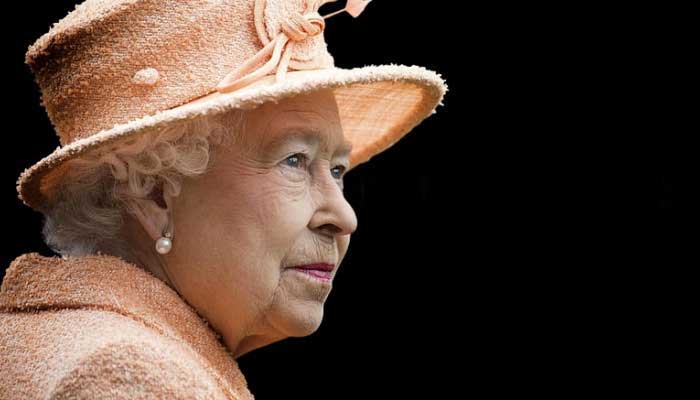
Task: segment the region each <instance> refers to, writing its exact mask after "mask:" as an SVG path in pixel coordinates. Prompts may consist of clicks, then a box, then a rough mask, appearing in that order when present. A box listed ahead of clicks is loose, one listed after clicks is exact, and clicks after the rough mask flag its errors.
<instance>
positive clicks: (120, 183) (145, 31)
mask: <svg viewBox="0 0 700 400" xmlns="http://www.w3.org/2000/svg"><path fill="white" fill-rule="evenodd" d="M326 2H327V1H312V0H310V1H308V2H307V1H282V0H277V1H275V0H267V1H263V0H250V1H236V2H233V1H232V2H211V1H186V2H182V1H179V2H170V1H164V2H152V3H151V2H140V3H138V2H137V3H135V2H126V1H86V2H85V3H82V4H81V5H79V6H77V7H76V9H75V10H74V11H73V12H71V13H70V14H68V16H66V17H65V18H64V19H62V20H61V21H59V23H57V24H56V25H54V27H53V28H52V29H51V31H49V32H48V33H47V34H45V35H44V36H42V37H41V38H40V39H39V40H38V41H37V42H36V43H35V44H33V45H32V46H31V47H30V48H29V51H28V53H27V62H28V63H29V65H30V67H31V68H32V70H33V71H34V72H35V74H36V75H37V82H38V83H39V84H40V86H41V89H42V93H43V95H44V97H45V105H46V107H47V111H48V113H49V116H50V118H51V120H52V122H53V124H54V126H55V127H56V129H57V130H58V133H59V137H60V139H61V143H62V145H63V147H61V146H59V148H58V149H56V151H55V152H54V153H52V154H51V155H49V156H48V157H46V158H44V159H42V160H41V161H40V162H39V163H37V164H36V165H34V166H32V168H29V169H27V170H25V171H24V173H23V174H22V175H21V176H20V179H19V181H18V190H19V193H20V199H22V201H23V202H24V203H25V204H27V205H28V206H30V207H32V208H34V209H36V210H38V211H40V212H42V213H43V215H44V216H45V224H44V229H43V235H44V239H45V241H46V243H47V244H48V245H49V246H50V247H51V248H52V249H53V250H54V251H55V252H57V253H59V254H60V255H61V257H47V256H42V255H40V254H38V253H29V254H23V255H21V256H19V257H17V258H16V259H15V260H14V261H13V262H12V263H11V265H10V266H9V268H8V270H7V272H6V275H5V278H4V280H3V282H2V287H1V289H0V365H2V370H3V372H2V374H0V395H2V397H3V398H86V399H87V398H90V399H92V398H136V397H138V398H143V397H144V396H145V397H157V398H177V399H192V398H207V399H245V398H248V399H250V398H253V395H252V394H251V393H250V391H249V390H248V388H247V384H246V380H245V378H244V376H243V375H242V373H241V372H240V370H239V369H238V365H237V362H236V359H237V358H238V357H240V356H241V355H243V354H246V353H249V352H251V351H253V350H255V349H258V348H260V347H263V346H266V345H269V344H271V343H274V342H278V341H280V340H283V339H285V338H289V337H302V336H307V335H310V334H311V333H313V332H314V331H316V330H317V329H318V327H319V326H320V324H321V321H322V318H323V311H324V302H325V300H326V299H327V297H328V295H329V293H330V291H331V288H332V283H333V279H334V277H335V275H336V274H337V271H338V268H339V266H340V264H341V262H342V260H343V259H344V257H345V255H346V253H347V251H348V247H349V245H350V235H351V234H352V233H353V232H354V231H355V230H356V229H357V225H358V221H357V217H356V215H355V213H354V211H353V209H352V207H351V205H350V204H349V203H348V202H347V200H346V199H345V196H344V194H343V179H344V176H345V175H346V174H347V173H348V171H350V170H351V169H352V168H354V167H355V166H356V165H358V164H360V163H362V162H365V161H367V160H369V159H370V158H371V157H372V156H373V155H375V154H377V153H379V152H381V151H383V150H385V149H386V148H388V147H389V146H391V145H392V144H393V143H395V142H396V141H397V140H399V139H400V138H401V137H402V136H403V135H405V134H406V133H407V132H409V131H410V130H411V129H412V128H413V127H414V126H415V125H417V124H418V123H419V122H420V121H422V120H423V119H424V118H426V117H427V116H428V115H430V114H431V113H434V112H435V111H434V110H435V108H436V107H437V105H438V104H440V103H441V99H442V98H443V95H444V93H445V91H446V86H445V84H444V82H443V81H442V80H441V78H440V77H439V76H438V75H437V74H435V73H434V72H432V71H429V70H426V69H424V68H422V67H416V66H412V67H406V66H399V65H391V66H368V67H363V68H356V69H352V70H347V69H342V68H337V67H335V66H333V64H332V57H330V55H329V54H328V53H327V51H326V50H325V49H326V46H325V42H324V41H323V36H322V35H321V33H322V31H323V27H324V24H325V22H324V21H325V19H327V18H328V17H330V16H332V15H335V14H337V13H338V12H335V13H333V14H328V15H326V16H321V15H320V14H319V13H318V8H319V7H320V6H321V5H323V4H324V3H326ZM143 3H148V4H143ZM366 3H367V2H366V1H365V2H363V1H354V2H353V1H350V2H348V3H347V5H346V7H345V8H344V9H343V10H341V11H347V12H348V13H350V14H351V15H353V16H354V17H357V16H358V15H359V14H360V13H361V12H362V11H363V9H364V7H365V6H366ZM193 6H194V7H193ZM183 16H184V17H183ZM142 21H149V23H148V24H141V23H139V22H142ZM182 32H186V35H187V36H186V38H185V39H183V37H182V35H181V34H182ZM144 37H149V38H150V39H149V40H140V39H139V38H144ZM205 38H206V39H207V40H206V41H205V40H204V39H205ZM174 44H177V45H178V46H179V47H175V46H174ZM173 49H176V50H173ZM154 54H156V55H157V56H154ZM223 55H225V56H223ZM221 64H223V65H221ZM146 66H147V67H146ZM232 66H233V67H234V69H233V70H232V71H231V70H230V68H231V67H232ZM133 69H136V71H135V72H134V71H133ZM288 70H289V71H288ZM119 91H123V92H119Z"/></svg>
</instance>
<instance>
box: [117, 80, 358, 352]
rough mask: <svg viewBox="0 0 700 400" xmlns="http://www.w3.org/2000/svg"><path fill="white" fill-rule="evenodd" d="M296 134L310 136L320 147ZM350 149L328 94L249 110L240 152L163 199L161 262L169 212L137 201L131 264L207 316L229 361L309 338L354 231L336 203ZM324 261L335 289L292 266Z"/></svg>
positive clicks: (231, 151) (353, 222) (228, 152)
mask: <svg viewBox="0 0 700 400" xmlns="http://www.w3.org/2000/svg"><path fill="white" fill-rule="evenodd" d="M296 128H303V129H315V130H317V132H316V134H315V135H313V137H316V138H318V139H319V141H317V142H307V141H305V140H303V137H297V136H295V135H294V133H295V131H294V129H296ZM273 144H276V145H273ZM349 145H350V144H349V143H348V142H347V141H346V138H345V137H344V136H343V131H342V128H341V125H340V120H339V115H338V108H337V104H336V102H335V97H334V96H333V94H332V92H330V91H329V90H324V91H318V92H313V93H310V94H305V95H300V96H296V97H291V98H287V99H283V100H281V101H280V102H279V103H265V104H264V105H262V106H260V107H258V108H257V109H255V110H251V111H250V112H249V113H248V118H247V122H246V127H245V129H244V130H243V131H242V132H241V136H240V139H237V142H236V143H235V145H229V146H225V147H220V148H218V147H217V148H216V149H217V150H216V151H217V153H216V154H215V157H214V161H213V163H212V165H211V167H210V170H209V171H207V172H206V173H205V174H203V175H201V176H198V177H194V178H188V179H186V180H185V181H183V187H182V192H181V193H180V195H179V196H177V197H175V198H170V197H169V196H168V195H166V196H165V199H164V201H165V203H164V204H168V207H169V208H171V210H172V218H173V225H174V237H173V247H172V250H171V251H170V252H169V253H168V254H164V255H161V254H158V253H157V252H156V251H155V249H154V244H155V241H156V240H157V239H158V238H159V237H160V236H161V232H162V231H163V229H164V228H165V227H166V224H167V221H168V218H169V216H168V213H167V209H166V208H162V207H160V206H159V205H158V204H157V203H156V202H154V201H153V200H146V199H144V200H139V201H138V203H137V204H138V207H136V211H135V213H134V214H133V219H132V220H131V221H133V222H134V223H133V224H131V225H130V226H131V232H130V233H129V235H130V237H132V238H134V239H135V245H134V247H135V249H136V251H135V254H136V256H135V257H136V259H137V260H138V263H139V264H140V265H142V266H143V267H144V268H145V269H147V270H149V271H151V272H152V273H153V274H155V275H156V276H158V277H159V278H160V279H162V280H163V281H165V282H166V283H168V284H169V285H170V286H171V287H173V288H174V289H175V290H177V292H178V293H179V294H180V295H181V296H182V297H183V298H184V299H185V300H186V301H187V302H188V303H189V304H190V305H192V306H193V307H194V308H195V309H196V310H197V311H198V312H199V313H200V314H201V315H202V316H203V317H205V318H206V319H207V321H208V322H209V323H210V324H211V326H212V327H213V328H214V329H215V330H216V331H217V332H219V333H220V334H221V335H222V337H223V339H224V342H225V345H226V346H227V347H228V349H229V350H230V351H231V353H232V354H233V355H234V357H238V356H241V355H243V354H245V353H247V352H250V351H251V350H254V349H256V348H259V347H262V346H265V345H268V344H271V343H273V342H276V341H279V340H282V339H285V338H287V337H301V336H306V335H310V334H311V333H313V332H315V331H316V330H317V329H318V327H319V326H320V324H321V321H322V318H323V307H324V302H325V300H326V299H327V297H328V295H329V293H330V291H331V288H332V279H334V278H335V275H336V273H337V270H338V266H339V265H340V263H341V261H342V260H343V258H344V257H345V254H346V252H347V250H348V247H349V245H350V235H351V234H352V233H353V232H354V231H355V230H356V228H357V216H356V214H355V212H354V210H353V209H352V207H351V205H350V204H349V203H348V202H347V200H346V199H345V196H344V194H343V182H342V175H343V174H344V171H345V170H346V169H347V167H348V165H349V159H348V157H349V150H350V149H349ZM298 153H306V154H307V156H308V158H307V160H305V159H304V158H303V157H298V156H296V157H295V156H294V155H295V154H298ZM343 167H345V169H344V168H343ZM322 261H325V262H330V263H332V264H334V265H335V266H336V268H335V269H334V270H333V272H332V279H331V281H330V282H327V281H326V282H324V281H321V280H317V279H314V278H311V277H309V276H308V275H306V274H303V273H300V272H298V271H297V270H293V269H290V268H287V267H290V266H294V265H302V264H308V263H313V262H322Z"/></svg>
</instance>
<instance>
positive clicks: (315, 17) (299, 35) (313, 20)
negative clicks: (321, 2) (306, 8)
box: [282, 12, 326, 42]
mask: <svg viewBox="0 0 700 400" xmlns="http://www.w3.org/2000/svg"><path fill="white" fill-rule="evenodd" d="M325 27H326V21H324V19H323V17H322V16H321V15H320V14H319V13H318V12H312V13H309V14H306V15H304V16H302V15H301V14H299V13H294V14H292V15H291V16H290V17H289V18H287V20H285V21H282V32H284V33H285V35H287V36H288V37H289V39H291V40H293V41H295V42H301V41H302V40H304V39H306V38H307V37H309V36H316V35H318V34H319V33H321V32H323V29H324V28H325Z"/></svg>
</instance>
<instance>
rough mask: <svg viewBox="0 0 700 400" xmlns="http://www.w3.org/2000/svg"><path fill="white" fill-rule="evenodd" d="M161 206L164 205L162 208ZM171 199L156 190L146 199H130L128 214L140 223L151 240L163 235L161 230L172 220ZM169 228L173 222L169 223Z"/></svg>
mask: <svg viewBox="0 0 700 400" xmlns="http://www.w3.org/2000/svg"><path fill="white" fill-rule="evenodd" d="M161 205H165V207H162V206H161ZM171 211H172V198H171V196H170V195H168V194H163V193H162V191H161V190H158V189H156V190H155V191H154V193H153V194H152V196H151V197H150V198H147V199H130V201H129V212H130V214H132V215H133V216H134V217H135V218H136V220H137V221H139V222H140V223H141V226H142V227H143V229H144V230H145V231H146V233H148V235H149V236H150V237H151V238H152V239H153V240H157V239H158V238H160V237H161V236H162V235H163V230H165V228H166V227H167V226H168V219H170V218H172V212H171ZM170 223H171V224H172V226H171V228H173V227H174V221H170Z"/></svg>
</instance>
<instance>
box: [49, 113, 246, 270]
mask: <svg viewBox="0 0 700 400" xmlns="http://www.w3.org/2000/svg"><path fill="white" fill-rule="evenodd" d="M245 121H246V120H245V111H244V110H233V111H229V112H226V113H221V114H217V115H214V116H204V117H201V118H197V119H193V120H186V121H181V122H176V123H173V124H169V125H167V126H164V127H161V128H160V129H159V130H158V131H156V132H154V133H153V134H146V135H139V137H138V138H135V139H131V140H129V141H127V142H126V143H125V144H123V145H120V146H113V147H110V146H107V148H106V149H104V150H102V151H100V152H98V153H95V154H91V155H89V156H85V157H82V158H79V159H75V160H71V161H70V162H71V164H72V165H71V169H70V172H68V173H67V174H66V176H65V178H64V179H63V180H62V181H61V183H60V184H59V186H57V187H56V191H55V197H54V201H53V202H52V207H51V208H50V210H49V211H47V212H46V213H45V214H44V220H43V228H42V232H41V233H42V238H43V240H44V242H45V243H46V245H47V246H48V247H49V248H51V250H53V251H54V252H56V253H58V254H60V255H61V256H62V257H64V258H66V257H77V256H82V255H92V254H99V253H107V254H111V255H115V256H119V257H122V258H124V259H130V258H131V256H132V254H131V244H130V243H129V242H128V238H126V237H123V235H121V231H122V228H123V225H124V222H125V221H124V217H125V215H126V213H127V212H129V211H128V210H129V208H130V200H131V199H133V198H152V197H151V196H153V195H154V194H156V193H157V192H158V191H160V190H162V191H163V192H165V193H168V194H170V195H172V196H177V195H179V194H180V191H181V189H182V188H181V186H182V185H181V183H182V179H183V178H185V177H195V176H198V175H201V174H203V173H204V172H206V171H207V170H208V167H209V166H210V165H211V163H212V162H213V159H214V154H215V152H213V151H212V150H213V149H214V148H215V147H216V146H228V145H232V144H235V143H237V139H238V138H240V137H241V133H242V131H243V130H244V129H245ZM163 206H164V205H163Z"/></svg>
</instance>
